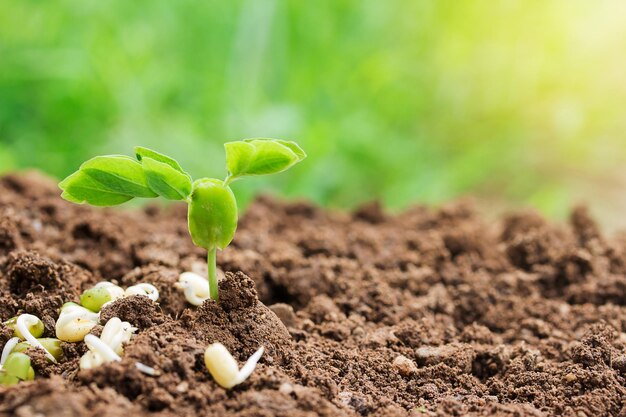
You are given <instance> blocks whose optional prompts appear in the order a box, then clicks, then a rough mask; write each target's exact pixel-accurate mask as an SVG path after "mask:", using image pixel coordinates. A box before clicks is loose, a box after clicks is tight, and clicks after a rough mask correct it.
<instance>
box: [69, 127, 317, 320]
mask: <svg viewBox="0 0 626 417" xmlns="http://www.w3.org/2000/svg"><path fill="white" fill-rule="evenodd" d="M224 148H225V150H226V167H227V170H228V173H227V175H226V178H225V179H224V180H223V181H222V180H219V179H214V178H201V179H198V180H196V181H192V179H191V176H190V175H189V174H187V173H186V172H185V171H183V169H182V168H181V167H180V165H179V164H178V162H176V161H175V160H174V159H172V158H170V157H168V156H165V155H163V154H160V153H158V152H155V151H153V150H150V149H147V148H142V147H136V148H135V155H136V160H135V159H133V158H131V157H128V156H120V155H109V156H97V157H95V158H92V159H90V160H88V161H86V162H85V163H83V164H82V165H81V166H80V169H79V170H78V171H76V172H74V173H73V174H71V175H70V176H69V177H67V178H66V179H64V180H63V181H61V183H60V184H59V187H60V188H61V190H63V193H62V194H61V197H63V198H64V199H66V200H68V201H71V202H73V203H77V204H83V203H88V204H91V205H94V206H114V205H118V204H122V203H125V202H127V201H129V200H131V199H133V198H135V197H137V198H154V197H158V196H161V197H163V198H166V199H168V200H180V201H185V202H187V203H188V205H189V209H188V227H189V234H190V235H191V239H192V241H193V243H194V244H195V245H196V246H199V247H202V248H204V249H206V250H207V251H208V255H207V265H208V282H207V283H206V284H204V285H205V286H208V296H209V298H211V299H213V300H215V301H218V289H217V265H216V257H217V250H222V249H224V248H226V247H227V246H228V245H229V244H230V242H231V241H232V240H233V237H234V235H235V230H236V229H237V201H236V200H235V195H234V194H233V192H232V190H231V188H230V183H232V182H233V181H235V180H237V179H239V178H242V177H246V176H256V175H266V174H273V173H278V172H282V171H285V170H287V169H289V168H290V167H292V166H293V165H295V164H297V163H298V162H300V161H302V160H303V159H304V158H305V157H306V154H305V153H304V151H303V150H302V149H301V148H300V147H299V146H298V145H297V144H296V143H295V142H288V141H283V140H277V139H247V140H243V141H236V142H228V143H225V144H224ZM181 288H182V289H183V291H186V289H185V288H184V287H181ZM196 294H197V293H196ZM196 296H197V295H196ZM94 311H97V310H94Z"/></svg>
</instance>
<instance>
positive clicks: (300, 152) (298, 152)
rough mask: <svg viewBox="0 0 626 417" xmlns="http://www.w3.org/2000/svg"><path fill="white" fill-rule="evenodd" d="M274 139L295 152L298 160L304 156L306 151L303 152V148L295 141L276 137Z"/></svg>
mask: <svg viewBox="0 0 626 417" xmlns="http://www.w3.org/2000/svg"><path fill="white" fill-rule="evenodd" d="M274 140H275V141H276V142H278V143H280V144H281V145H283V146H286V147H288V148H289V149H291V151H292V152H293V153H295V154H296V156H297V157H298V162H300V161H302V160H303V159H304V158H306V152H304V150H303V149H302V148H301V147H300V146H299V145H298V144H297V143H296V142H293V141H287V140H278V139H274Z"/></svg>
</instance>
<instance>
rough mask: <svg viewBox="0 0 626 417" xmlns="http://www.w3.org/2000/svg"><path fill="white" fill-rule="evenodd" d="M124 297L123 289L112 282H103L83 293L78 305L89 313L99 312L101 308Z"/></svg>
mask: <svg viewBox="0 0 626 417" xmlns="http://www.w3.org/2000/svg"><path fill="white" fill-rule="evenodd" d="M122 297H124V289H123V288H122V287H119V286H117V285H115V284H113V283H112V282H108V281H103V282H99V283H97V284H96V285H95V286H94V287H93V288H90V289H88V290H86V291H85V292H83V293H82V294H81V296H80V304H81V305H82V306H83V307H85V308H88V309H89V310H91V311H100V309H101V308H102V306H104V305H105V304H107V303H110V302H112V301H115V300H117V299H119V298H122Z"/></svg>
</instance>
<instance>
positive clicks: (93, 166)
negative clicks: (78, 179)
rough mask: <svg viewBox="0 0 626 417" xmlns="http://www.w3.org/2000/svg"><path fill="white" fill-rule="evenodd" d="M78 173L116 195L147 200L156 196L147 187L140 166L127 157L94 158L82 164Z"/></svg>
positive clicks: (146, 181) (144, 175)
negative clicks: (145, 198) (88, 177)
mask: <svg viewBox="0 0 626 417" xmlns="http://www.w3.org/2000/svg"><path fill="white" fill-rule="evenodd" d="M80 171H82V172H84V173H85V174H87V175H89V176H90V177H91V178H93V179H94V180H96V181H98V182H99V183H101V184H102V185H104V186H106V187H107V189H108V190H109V191H112V192H116V193H118V194H125V195H129V196H132V197H147V198H151V197H156V196H157V195H156V193H154V192H153V191H152V190H151V189H150V187H149V186H148V180H147V178H146V174H145V173H144V171H143V168H142V167H141V164H140V163H139V162H137V161H135V160H134V159H133V158H130V157H128V156H123V155H110V156H96V157H95V158H92V159H90V160H89V161H87V162H85V163H83V164H82V165H81V166H80Z"/></svg>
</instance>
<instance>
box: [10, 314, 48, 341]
mask: <svg viewBox="0 0 626 417" xmlns="http://www.w3.org/2000/svg"><path fill="white" fill-rule="evenodd" d="M17 319H18V317H13V318H10V319H9V320H7V321H5V322H4V325H5V326H7V327H8V328H10V329H13V334H14V335H15V336H16V337H19V338H20V339H22V340H24V339H25V338H24V336H23V335H22V333H21V332H20V330H19V329H17V328H16V324H17ZM44 330H45V328H44V325H43V323H42V321H41V320H39V319H37V321H36V322H33V324H31V325H29V326H28V331H29V333H30V334H32V335H33V336H35V337H41V335H42V334H43V331H44Z"/></svg>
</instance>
